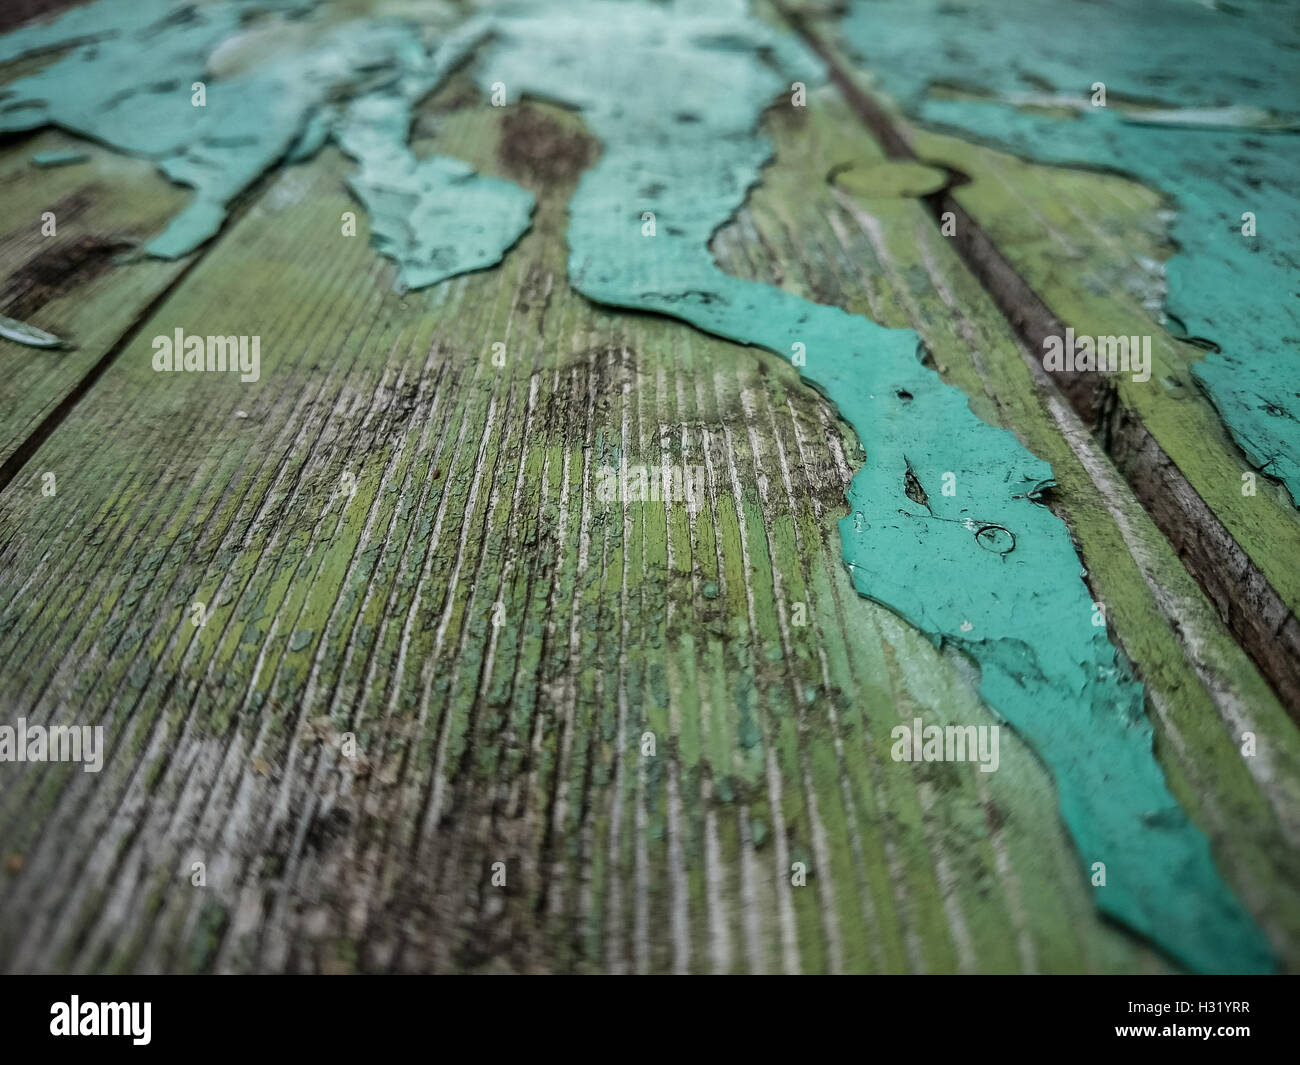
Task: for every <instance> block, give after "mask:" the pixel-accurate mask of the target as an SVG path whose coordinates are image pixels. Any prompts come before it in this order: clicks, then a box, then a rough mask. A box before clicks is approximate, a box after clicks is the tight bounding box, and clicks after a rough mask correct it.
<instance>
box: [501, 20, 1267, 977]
mask: <svg viewBox="0 0 1300 1065" xmlns="http://www.w3.org/2000/svg"><path fill="white" fill-rule="evenodd" d="M504 72H508V74H509V81H510V84H511V85H512V86H517V87H518V88H519V89H520V90H521V91H522V93H523V94H525V95H533V96H538V97H543V98H546V99H549V100H553V101H556V102H558V103H561V104H564V105H568V106H571V107H574V108H576V109H578V111H579V112H580V113H581V114H582V116H583V118H584V119H585V120H586V122H587V123H588V125H589V127H590V129H591V130H592V132H593V133H594V134H595V135H596V136H597V137H598V138H599V139H600V141H601V142H602V144H603V146H604V151H603V154H602V156H601V159H600V161H599V163H597V165H596V166H595V167H594V168H593V169H592V170H590V171H589V172H588V173H587V174H586V175H585V176H584V177H583V178H582V181H581V182H580V184H579V186H578V189H577V192H576V193H575V195H574V198H573V201H572V204H571V205H570V223H569V246H570V256H569V273H570V278H571V280H572V282H573V284H574V285H575V287H577V288H578V289H579V290H580V291H581V292H583V293H584V294H585V295H586V296H588V297H589V298H591V299H593V300H596V301H598V302H600V303H603V304H608V305H612V306H617V307H626V308H633V309H636V310H642V311H652V312H656V313H660V314H668V315H672V316H674V317H676V318H680V319H682V320H683V321H686V322H689V323H691V324H692V325H694V326H696V327H698V328H700V329H702V330H704V331H706V332H709V333H714V334H717V335H719V336H722V337H726V338H728V339H731V340H735V341H738V342H740V343H745V344H753V345H756V346H759V347H762V348H765V349H767V350H769V351H772V352H775V353H776V354H778V355H781V356H784V357H789V355H790V353H791V351H792V346H793V345H794V344H796V343H802V344H803V345H804V346H805V348H806V352H807V366H806V368H805V369H804V370H803V373H804V376H805V379H806V380H808V381H809V382H810V383H812V384H813V385H815V386H816V387H817V388H819V389H820V390H821V391H822V392H824V393H825V394H826V395H827V396H828V397H829V398H830V399H831V400H832V401H833V402H834V403H835V404H836V406H837V407H838V408H839V410H840V413H841V414H842V415H843V416H844V418H845V419H846V420H847V421H848V422H849V424H850V425H852V426H853V428H854V430H855V431H856V432H857V434H858V436H859V438H860V439H861V441H862V444H863V446H864V448H865V450H866V453H867V465H866V466H865V467H864V469H862V470H861V471H860V472H859V473H858V474H857V476H856V477H854V479H853V483H852V486H851V488H850V491H849V502H850V505H851V510H852V514H851V516H850V517H849V518H847V519H845V520H844V521H843V522H841V524H840V532H841V536H842V538H843V552H844V558H845V561H846V562H847V564H848V566H849V569H850V571H851V572H852V575H853V580H854V584H855V586H856V587H857V589H858V591H859V592H861V593H862V594H863V595H865V596H868V597H870V598H872V599H874V600H876V601H878V602H880V603H882V604H884V605H886V606H888V607H889V608H891V609H892V610H895V611H897V612H898V613H899V614H901V615H902V616H903V617H905V618H906V619H908V620H909V621H910V622H912V623H913V624H915V625H917V626H918V627H920V628H921V629H923V630H924V631H925V632H927V633H929V634H930V635H931V636H932V637H933V639H934V640H935V641H936V642H937V643H938V642H949V643H953V644H956V645H957V646H959V647H961V648H962V649H963V650H964V651H966V652H967V653H968V654H969V655H970V656H971V657H972V658H974V659H975V660H976V661H977V662H978V663H979V665H980V667H981V669H982V671H983V680H982V685H981V692H982V694H983V695H984V697H985V698H986V699H987V701H988V702H989V703H990V704H991V705H992V706H994V707H995V708H997V710H998V711H999V712H1000V713H1001V714H1002V715H1003V716H1004V717H1005V718H1006V720H1007V721H1008V722H1010V724H1011V725H1012V726H1014V727H1015V728H1016V730H1017V731H1018V732H1019V733H1020V734H1021V735H1022V736H1024V737H1025V739H1026V740H1027V741H1028V742H1029V743H1030V744H1031V745H1032V746H1033V748H1034V749H1035V750H1036V751H1037V752H1038V754H1039V755H1040V756H1041V757H1042V758H1043V760H1044V761H1045V762H1046V763H1047V765H1048V766H1049V767H1050V768H1051V770H1052V773H1053V775H1054V777H1055V779H1056V782H1057V786H1058V787H1059V789H1060V794H1061V810H1062V814H1063V816H1064V818H1065V821H1066V824H1067V825H1068V826H1069V828H1070V831H1071V833H1072V835H1073V836H1074V839H1075V842H1076V844H1077V845H1078V848H1079V851H1080V854H1081V856H1082V858H1083V860H1084V862H1085V864H1086V865H1091V863H1092V862H1094V861H1103V862H1105V863H1106V865H1107V868H1108V883H1107V886H1106V887H1105V888H1099V889H1097V892H1096V897H1097V903H1098V905H1099V907H1100V908H1101V909H1102V910H1103V912H1105V913H1107V914H1109V915H1111V916H1112V917H1114V918H1116V919H1118V920H1120V921H1122V922H1123V923H1124V924H1126V925H1128V926H1129V927H1130V928H1133V929H1135V930H1137V931H1139V932H1141V933H1142V934H1144V935H1146V936H1148V937H1149V938H1150V939H1151V940H1153V941H1154V942H1156V943H1158V944H1160V945H1161V946H1162V947H1164V948H1165V949H1166V950H1167V951H1169V952H1170V953H1171V954H1173V955H1174V956H1176V957H1178V958H1180V959H1181V960H1182V961H1184V962H1185V963H1186V964H1187V965H1189V966H1191V967H1193V968H1198V969H1206V970H1215V971H1219V970H1234V971H1237V970H1241V971H1253V970H1268V969H1270V968H1272V966H1273V962H1272V958H1271V955H1270V951H1269V948H1268V946H1267V943H1266V942H1265V940H1264V937H1263V935H1262V934H1261V932H1260V931H1259V929H1258V928H1256V927H1255V925H1254V924H1253V923H1252V921H1251V920H1250V918H1249V917H1248V916H1247V915H1246V913H1245V912H1244V911H1243V910H1242V908H1241V907H1240V905H1239V904H1238V903H1237V901H1236V900H1235V899H1234V898H1233V896H1232V894H1231V893H1230V892H1229V891H1228V889H1227V888H1226V887H1225V885H1224V884H1223V882H1222V880H1221V879H1220V878H1219V875H1218V873H1217V872H1216V870H1215V868H1214V865H1213V862H1212V860H1211V857H1210V851H1209V845H1208V843H1207V842H1206V840H1205V838H1204V836H1202V835H1201V833H1200V832H1199V831H1197V830H1196V828H1195V827H1194V826H1193V825H1192V824H1191V823H1190V822H1189V821H1188V820H1187V817H1186V816H1185V814H1184V813H1183V812H1182V810H1181V809H1180V808H1179V807H1178V805H1177V803H1176V802H1175V800H1174V799H1173V797H1172V796H1171V795H1170V794H1169V791H1168V789H1167V788H1166V786H1165V782H1164V779H1163V775H1162V773H1161V771H1160V768H1159V766H1158V765H1157V763H1156V761H1155V759H1154V757H1153V755H1152V750H1151V742H1152V740H1151V726H1150V724H1149V722H1148V721H1147V719H1146V717H1145V715H1144V713H1143V705H1142V690H1141V687H1140V686H1139V685H1137V684H1135V683H1133V682H1132V680H1131V679H1130V678H1129V677H1128V676H1127V675H1126V673H1125V672H1124V671H1123V670H1122V669H1121V668H1120V667H1118V666H1117V664H1116V660H1115V652H1114V649H1113V648H1112V647H1111V646H1110V644H1109V643H1108V642H1107V639H1106V636H1105V634H1104V630H1103V629H1099V628H1094V627H1093V626H1092V604H1091V596H1090V595H1089V594H1088V592H1087V590H1086V588H1085V586H1084V584H1083V582H1082V581H1081V579H1080V577H1081V566H1080V562H1079V559H1078V556H1077V555H1076V554H1075V552H1074V548H1073V546H1072V544H1071V542H1070V538H1069V535H1068V533H1067V531H1066V529H1065V527H1064V526H1063V525H1062V523H1061V522H1060V521H1058V520H1057V519H1056V518H1055V517H1054V516H1053V515H1052V513H1051V512H1050V511H1049V510H1047V509H1046V508H1045V507H1043V506H1040V505H1038V504H1036V503H1034V502H1033V501H1032V499H1031V498H1030V497H1031V495H1032V494H1034V490H1035V489H1036V488H1038V487H1040V486H1041V485H1042V484H1043V483H1044V482H1046V481H1049V480H1050V479H1051V476H1052V474H1051V469H1050V468H1049V466H1048V465H1047V464H1046V463H1044V462H1042V461H1041V460H1039V459H1037V458H1036V457H1034V456H1033V455H1031V454H1030V453H1029V452H1027V451H1026V450H1025V449H1024V448H1023V447H1021V446H1020V445H1019V444H1018V443H1017V441H1016V440H1015V438H1014V437H1013V436H1012V434H1010V433H1009V432H1006V431H1004V430H1002V429H998V428H995V427H993V426H990V425H987V424H985V423H983V422H981V421H980V420H979V419H978V418H976V417H975V415H974V414H973V413H972V412H971V410H970V408H969V406H968V404H967V400H966V397H965V395H963V394H962V393H961V392H960V391H958V390H957V389H955V388H952V387H949V386H947V385H945V384H944V383H943V382H942V380H941V379H940V378H939V377H938V375H937V374H935V373H934V372H932V371H931V370H929V369H927V368H926V367H925V366H923V365H922V364H921V362H920V361H919V359H918V346H919V340H918V337H917V336H916V334H915V333H913V332H911V331H910V330H890V329H883V328H881V327H879V326H877V325H874V324H873V323H871V322H869V321H867V320H866V319H864V318H861V317H857V316H854V315H850V314H846V313H845V312H843V311H841V310H839V309H837V308H833V307H823V306H819V305H816V304H812V303H808V302H806V301H804V300H801V299H798V298H796V297H794V296H791V295H789V294H787V293H785V292H782V291H781V290H779V289H776V288H773V287H770V286H767V285H762V284H756V283H753V282H749V281H743V280H739V279H737V278H733V277H728V276H726V275H725V274H723V273H722V272H721V271H720V270H719V269H718V268H717V266H716V265H715V264H714V262H713V260H712V257H711V256H710V253H709V251H708V243H709V238H710V237H711V236H712V234H713V232H714V231H715V230H716V229H717V228H718V227H719V226H720V225H722V224H724V223H725V222H726V221H727V219H728V218H730V217H731V215H732V213H733V212H734V211H735V210H736V209H737V208H738V207H739V206H740V205H741V204H742V202H743V201H744V199H745V196H746V194H747V192H748V190H749V189H750V187H751V186H752V185H754V184H755V183H756V182H757V180H758V176H759V171H760V168H761V167H762V166H763V165H764V164H765V163H766V162H767V160H768V159H769V157H770V155H771V146H770V144H769V143H768V142H767V140H766V139H765V138H763V137H762V136H760V135H759V134H758V132H757V130H758V123H759V118H760V114H761V112H762V110H763V108H764V107H765V106H766V105H767V104H768V103H769V102H770V101H772V100H773V99H775V98H776V97H778V96H779V95H780V94H782V93H784V92H788V91H789V86H790V83H791V81H794V80H799V81H804V82H809V83H810V82H815V81H818V80H820V78H821V71H820V68H819V65H818V63H817V62H816V60H815V59H813V58H812V57H811V56H809V55H807V54H806V53H804V52H803V50H802V49H801V48H799V47H797V46H796V44H795V43H794V42H793V41H791V40H790V39H789V38H787V37H784V36H781V35H778V34H775V33H774V32H772V31H770V30H768V29H766V28H765V27H764V26H763V25H762V24H760V23H758V22H756V21H754V20H751V19H748V18H745V17H743V16H734V17H728V18H711V17H708V16H696V15H693V14H692V13H691V12H690V10H689V9H688V8H685V7H684V6H679V7H678V8H677V9H676V10H673V11H664V10H662V9H660V8H658V7H654V6H651V5H646V4H635V3H622V4H592V5H589V6H583V7H580V8H573V7H566V8H565V10H564V13H563V14H556V13H555V12H548V13H547V14H546V15H544V16H540V15H539V16H536V17H529V16H526V15H525V16H518V17H511V18H508V19H502V20H500V21H499V22H498V24H497V34H496V37H495V44H494V46H493V47H492V49H491V50H490V51H489V52H488V53H487V55H486V57H485V58H484V60H483V61H482V63H481V64H480V67H479V70H478V76H479V78H480V81H481V83H482V84H484V85H488V84H490V83H491V82H493V81H496V80H506V75H505V73H504ZM648 86H649V87H652V88H647V87H648ZM645 212H652V213H653V214H654V216H655V218H654V222H655V236H654V237H646V236H643V229H642V227H643V225H644V224H645V223H644V221H643V215H644V213H645ZM945 472H953V473H955V474H956V476H957V479H958V484H959V485H960V486H961V490H960V492H959V494H958V496H957V497H945V496H943V494H942V491H941V484H942V476H943V474H944V473H945ZM909 489H910V491H909ZM918 489H919V490H918ZM917 499H923V500H925V501H924V502H917V501H916V500H917ZM967 501H969V502H967Z"/></svg>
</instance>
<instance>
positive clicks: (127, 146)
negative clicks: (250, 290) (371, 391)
mask: <svg viewBox="0 0 1300 1065" xmlns="http://www.w3.org/2000/svg"><path fill="white" fill-rule="evenodd" d="M313 6H314V4H313V3H310V2H302V0H298V2H294V0H279V2H276V0H257V2H252V0H243V2H235V0H231V2H225V3H213V4H205V5H201V6H194V7H186V8H181V9H177V8H176V6H175V4H173V3H171V2H170V0H140V2H139V3H134V4H122V3H116V2H113V0H101V2H99V3H97V4H92V5H90V6H88V7H85V8H75V9H73V10H72V11H70V12H68V13H67V14H65V15H64V16H62V17H61V18H59V19H56V20H55V21H54V22H52V23H49V24H45V25H37V26H32V27H28V28H25V29H20V30H17V31H15V32H14V33H12V34H9V35H8V36H6V37H4V38H0V60H2V59H6V58H18V57H20V56H23V55H30V54H36V53H40V52H44V51H49V50H51V49H53V48H57V47H61V48H65V49H69V50H68V51H67V52H66V54H64V55H63V56H62V57H60V58H58V59H56V60H54V61H53V62H52V63H51V64H50V65H49V66H47V67H45V68H43V69H42V70H40V71H39V72H38V73H36V74H33V75H31V76H29V77H26V78H21V79H19V80H17V81H15V82H13V83H12V84H10V85H8V86H6V87H5V88H4V89H0V131H14V130H27V129H37V128H39V127H41V126H44V125H51V124H52V125H59V126H61V127H63V128H64V129H67V130H69V131H71V132H74V133H79V134H81V135H83V136H86V137H91V138H94V139H96V140H99V141H102V142H103V143H105V144H108V145H110V146H111V147H114V148H116V149H118V150H120V151H124V152H128V153H130V154H133V155H139V156H143V157H145V158H149V159H153V160H155V161H156V163H157V166H158V168H159V169H160V170H161V171H162V172H163V173H164V174H166V175H167V177H169V178H170V179H171V180H173V181H175V182H177V183H179V184H183V185H187V186H190V187H191V188H193V189H194V191H195V196H194V199H193V201H192V202H191V203H190V204H189V205H188V206H187V207H186V208H185V209H184V210H183V211H182V212H181V213H180V214H179V215H177V216H176V217H175V218H174V219H172V221H171V223H170V224H169V225H168V227H167V228H166V230H165V231H164V232H163V233H162V234H160V235H159V236H158V237H156V238H155V239H154V240H152V241H151V242H150V243H149V244H148V245H147V247H146V251H147V252H148V253H149V254H150V255H152V256H155V257H158V258H163V259H176V258H180V257H181V256H184V255H187V254H189V253H190V252H191V251H193V250H194V249H195V248H197V247H199V246H200V245H201V244H203V243H204V242H205V241H207V240H209V239H211V238H212V237H213V236H215V235H216V233H217V232H218V231H219V230H220V228H221V226H222V225H223V224H224V222H225V219H226V214H227V211H228V209H229V205H230V203H231V201H232V200H234V198H235V197H237V196H238V195H239V194H240V193H242V192H244V191H245V190H246V189H248V188H249V186H250V185H252V183H253V182H254V181H256V180H257V178H258V177H260V176H261V175H262V174H263V173H265V172H266V171H267V170H268V169H269V168H270V167H272V166H274V165H275V164H277V163H278V162H280V161H281V160H284V161H301V160H302V159H305V158H307V157H309V156H310V155H312V154H314V153H315V152H317V151H319V150H320V148H321V147H322V146H323V145H324V144H325V143H326V140H327V139H328V138H329V136H331V135H334V136H336V138H337V139H338V140H339V141H340V144H341V146H342V147H343V148H344V150H345V151H346V152H348V154H349V155H351V156H352V157H353V158H354V159H356V160H357V162H358V164H359V165H360V168H361V169H360V173H359V174H358V175H357V176H356V177H355V178H354V179H353V182H352V186H353V189H354V190H355V191H356V193H357V195H358V197H359V198H360V199H361V200H362V202H363V203H365V204H366V206H367V207H368V208H370V209H371V210H372V211H373V212H374V214H375V220H374V225H373V227H372V231H373V233H374V236H375V241H376V244H377V245H378V247H379V249H380V250H381V251H382V252H383V253H384V254H386V255H388V256H390V257H392V258H394V259H396V260H397V261H398V262H399V263H400V264H401V267H402V275H403V282H404V283H405V284H406V285H407V287H410V288H418V287H421V286H424V285H430V284H433V283H434V282H435V281H440V280H442V279H444V278H447V277H451V276H453V275H455V274H459V273H464V272H466V271H468V270H475V269H479V268H481V267H484V266H490V265H492V264H493V263H496V262H498V261H499V260H500V258H501V256H502V255H504V254H505V252H506V250H507V249H508V248H509V247H510V246H511V245H512V244H513V243H514V242H515V241H516V240H517V239H518V238H519V236H520V235H521V234H522V233H523V232H524V231H525V230H526V229H527V226H528V218H529V215H530V213H531V210H532V197H531V195H530V194H529V193H527V192H526V191H524V190H523V189H520V188H519V187H518V186H515V185H511V184H510V183H508V182H504V181H497V180H494V179H488V178H480V177H478V176H476V175H474V174H473V172H472V171H471V170H470V169H469V168H468V167H467V166H465V164H463V163H460V162H458V161H457V160H454V159H448V158H442V157H439V158H434V159H427V160H423V161H418V162H417V161H416V160H415V158H414V157H413V156H412V155H411V153H410V151H409V149H408V148H407V147H406V141H407V136H408V132H409V124H410V109H411V106H412V105H413V104H414V102H415V101H417V100H418V99H420V98H421V97H423V96H424V95H426V94H427V93H428V92H430V91H432V89H433V88H435V87H436V85H437V84H438V82H439V81H440V80H441V78H442V76H443V75H444V74H445V73H446V71H447V69H448V68H449V66H450V65H451V64H453V63H454V62H455V60H456V59H457V58H458V57H459V56H461V55H463V54H464V52H465V50H466V49H467V48H469V47H471V46H472V45H473V44H474V43H476V41H477V40H478V36H479V34H481V31H476V30H474V29H473V27H472V26H471V27H470V28H469V29H468V30H463V29H461V30H457V31H456V33H454V34H452V35H451V36H450V37H449V40H448V44H447V46H445V47H444V48H442V49H440V50H439V51H438V52H437V53H435V54H434V55H432V56H430V55H429V54H428V53H426V51H425V49H424V46H423V44H422V42H421V39H420V31H419V28H418V27H416V26H415V25H413V24H410V23H407V22H401V21H395V20H383V19H359V20H353V21H351V22H348V23H345V24H342V25H340V26H338V27H336V28H334V29H333V30H331V31H330V32H328V33H326V34H324V35H323V37H322V39H321V41H320V43H319V44H318V45H317V46H316V47H313V48H310V49H307V50H305V51H302V52H297V53H290V54H287V55H282V56H278V57H276V58H274V59H273V60H271V61H269V62H267V63H265V64H264V65H262V66H260V67H257V68H255V69H253V70H250V71H248V72H245V73H241V74H239V75H237V76H235V77H231V78H229V79H225V80H214V79H211V78H209V76H208V75H207V74H206V73H205V68H206V63H207V58H208V56H209V55H211V54H212V52H213V51H214V49H215V48H216V47H217V45H219V44H220V43H222V42H223V41H224V40H226V39H228V38H230V37H231V36H233V35H234V34H235V33H236V32H237V31H239V30H240V28H241V26H242V25H243V22H244V20H245V19H246V17H248V16H249V15H251V14H253V13H254V12H272V13H280V14H289V15H295V16H302V15H306V14H308V13H310V11H311V9H312V8H313ZM142 55H147V57H148V61H147V62H141V56H142ZM159 70H162V71H166V72H167V76H166V77H163V78H159V77H158V76H157V74H156V73H155V72H156V71H159ZM197 82H202V83H203V89H202V93H203V97H202V98H203V104H202V106H196V105H195V102H194V100H195V98H196V97H195V90H194V89H193V88H192V86H193V85H194V84H195V83H197ZM340 106H343V107H345V108H346V111H347V113H348V114H349V115H352V116H358V115H359V116H362V121H360V122H358V121H355V120H353V121H348V120H344V121H342V122H341V123H339V124H338V125H337V127H336V125H335V123H334V122H333V121H332V120H333V119H336V118H337V114H338V108H339V107H340ZM371 122H374V126H373V128H371V126H370V123H371ZM435 231H436V232H435ZM431 234H432V235H431Z"/></svg>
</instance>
